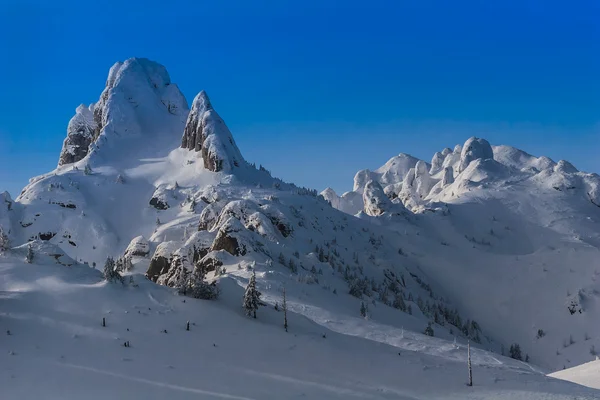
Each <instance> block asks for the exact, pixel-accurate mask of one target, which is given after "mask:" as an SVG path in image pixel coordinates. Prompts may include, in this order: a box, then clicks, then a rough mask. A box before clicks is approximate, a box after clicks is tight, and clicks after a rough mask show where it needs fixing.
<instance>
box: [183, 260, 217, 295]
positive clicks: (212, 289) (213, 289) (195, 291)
mask: <svg viewBox="0 0 600 400" xmlns="http://www.w3.org/2000/svg"><path fill="white" fill-rule="evenodd" d="M182 269H183V268H182ZM187 291H188V293H189V294H191V295H192V296H193V297H195V298H197V299H203V300H214V299H217V298H218V297H219V294H220V293H221V292H220V290H219V287H218V286H217V284H216V282H213V283H207V282H206V281H205V280H204V272H203V271H202V270H201V269H200V268H198V266H196V267H195V268H194V271H193V272H192V273H191V275H190V277H189V279H188V289H187Z"/></svg>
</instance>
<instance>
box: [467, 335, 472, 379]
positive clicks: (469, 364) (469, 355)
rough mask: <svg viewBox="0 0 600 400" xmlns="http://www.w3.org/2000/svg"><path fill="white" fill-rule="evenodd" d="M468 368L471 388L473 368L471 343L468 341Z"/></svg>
mask: <svg viewBox="0 0 600 400" xmlns="http://www.w3.org/2000/svg"><path fill="white" fill-rule="evenodd" d="M467 366H468V367H469V386H473V369H472V368H471V342H470V341H467Z"/></svg>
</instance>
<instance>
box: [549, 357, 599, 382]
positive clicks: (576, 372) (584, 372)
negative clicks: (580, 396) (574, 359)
mask: <svg viewBox="0 0 600 400" xmlns="http://www.w3.org/2000/svg"><path fill="white" fill-rule="evenodd" d="M549 376H551V377H553V378H558V379H563V380H565V381H570V382H575V383H578V384H580V385H584V386H588V387H591V388H596V389H600V360H598V358H597V357H596V360H594V361H590V362H589V363H585V364H582V365H578V366H576V367H573V368H569V369H565V370H562V371H557V372H555V373H553V374H550V375H549Z"/></svg>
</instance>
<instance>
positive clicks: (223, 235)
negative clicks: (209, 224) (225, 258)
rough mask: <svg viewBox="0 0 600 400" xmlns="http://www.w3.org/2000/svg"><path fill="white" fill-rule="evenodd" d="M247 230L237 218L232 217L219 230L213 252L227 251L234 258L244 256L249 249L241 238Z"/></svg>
mask: <svg viewBox="0 0 600 400" xmlns="http://www.w3.org/2000/svg"><path fill="white" fill-rule="evenodd" d="M244 230H246V228H245V227H244V226H243V225H242V223H241V222H240V221H239V220H238V219H237V218H235V217H230V218H229V219H228V220H227V221H226V222H225V224H223V226H222V227H221V228H220V229H219V232H218V233H217V237H216V238H215V241H214V242H213V244H212V247H211V251H218V250H225V251H226V252H228V253H229V254H231V255H234V256H243V255H245V254H246V253H247V251H248V249H247V246H246V243H244V240H243V239H242V238H241V236H242V234H241V233H242V232H243V231H244Z"/></svg>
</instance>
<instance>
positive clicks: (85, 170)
mask: <svg viewBox="0 0 600 400" xmlns="http://www.w3.org/2000/svg"><path fill="white" fill-rule="evenodd" d="M83 173H84V174H86V175H91V174H92V168H91V167H90V166H89V165H88V164H85V169H84V170H83Z"/></svg>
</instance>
